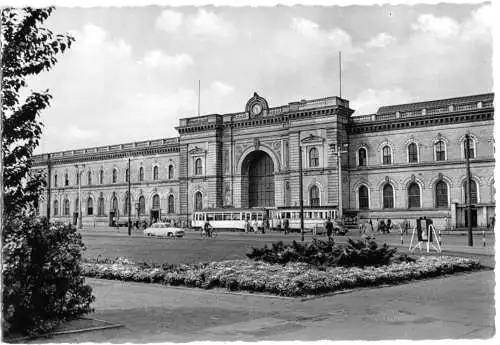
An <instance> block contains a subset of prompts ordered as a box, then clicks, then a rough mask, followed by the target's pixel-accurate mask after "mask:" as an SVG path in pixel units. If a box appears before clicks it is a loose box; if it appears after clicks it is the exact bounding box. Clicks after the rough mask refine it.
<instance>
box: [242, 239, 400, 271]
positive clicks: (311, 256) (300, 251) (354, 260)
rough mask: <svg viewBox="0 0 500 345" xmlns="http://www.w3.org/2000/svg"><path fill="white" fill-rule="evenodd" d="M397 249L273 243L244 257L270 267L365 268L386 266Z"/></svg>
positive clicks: (351, 242)
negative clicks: (302, 263)
mask: <svg viewBox="0 0 500 345" xmlns="http://www.w3.org/2000/svg"><path fill="white" fill-rule="evenodd" d="M396 251H397V249H395V248H392V249H391V248H389V247H388V246H387V245H386V244H384V245H383V246H382V247H379V246H378V245H377V243H376V242H374V241H371V242H368V243H365V242H364V241H354V240H352V239H348V242H347V245H346V246H343V245H339V244H336V243H335V242H334V241H333V240H332V239H328V240H319V239H313V241H312V242H311V243H304V244H301V243H297V242H296V241H293V242H292V244H290V245H284V244H283V242H282V241H279V242H275V243H273V244H272V246H271V248H268V247H267V245H265V246H264V247H263V248H255V247H253V248H252V249H251V252H249V253H247V257H248V258H249V259H253V260H257V261H264V262H268V263H271V264H281V265H284V264H287V263H289V262H304V263H307V264H310V265H314V266H317V267H323V268H324V267H329V266H344V267H350V266H355V267H365V266H380V265H388V264H389V263H390V260H391V259H392V257H393V256H394V254H395V253H396Z"/></svg>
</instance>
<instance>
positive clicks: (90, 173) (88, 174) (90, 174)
mask: <svg viewBox="0 0 500 345" xmlns="http://www.w3.org/2000/svg"><path fill="white" fill-rule="evenodd" d="M87 184H88V185H89V186H90V185H91V184H92V172H91V171H89V172H87Z"/></svg>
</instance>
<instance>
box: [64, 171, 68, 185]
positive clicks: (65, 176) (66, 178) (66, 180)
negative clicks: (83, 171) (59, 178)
mask: <svg viewBox="0 0 500 345" xmlns="http://www.w3.org/2000/svg"><path fill="white" fill-rule="evenodd" d="M64 185H65V186H69V175H68V173H66V174H64Z"/></svg>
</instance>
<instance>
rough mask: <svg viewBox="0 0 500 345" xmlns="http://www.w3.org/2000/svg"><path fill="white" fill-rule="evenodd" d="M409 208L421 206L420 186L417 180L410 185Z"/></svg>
mask: <svg viewBox="0 0 500 345" xmlns="http://www.w3.org/2000/svg"><path fill="white" fill-rule="evenodd" d="M408 208H420V186H419V185H418V183H416V182H412V183H410V185H409V186H408Z"/></svg>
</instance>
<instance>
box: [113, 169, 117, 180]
mask: <svg viewBox="0 0 500 345" xmlns="http://www.w3.org/2000/svg"><path fill="white" fill-rule="evenodd" d="M117 179H118V170H117V169H116V168H114V169H113V183H116V180H117Z"/></svg>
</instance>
